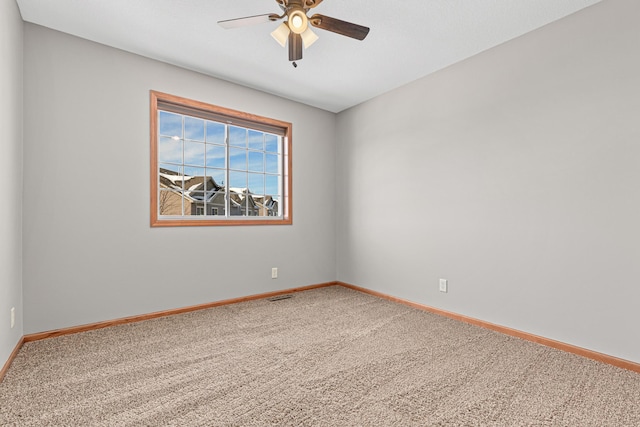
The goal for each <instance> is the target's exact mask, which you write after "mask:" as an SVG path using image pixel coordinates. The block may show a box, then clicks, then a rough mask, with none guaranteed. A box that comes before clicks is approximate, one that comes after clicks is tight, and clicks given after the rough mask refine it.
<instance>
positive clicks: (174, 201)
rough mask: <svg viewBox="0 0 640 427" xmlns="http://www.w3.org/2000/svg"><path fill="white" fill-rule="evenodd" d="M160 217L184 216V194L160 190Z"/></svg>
mask: <svg viewBox="0 0 640 427" xmlns="http://www.w3.org/2000/svg"><path fill="white" fill-rule="evenodd" d="M158 214H159V215H182V192H180V191H177V190H160V193H159V194H158Z"/></svg>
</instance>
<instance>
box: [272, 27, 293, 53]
mask: <svg viewBox="0 0 640 427" xmlns="http://www.w3.org/2000/svg"><path fill="white" fill-rule="evenodd" d="M271 37H273V38H274V39H275V40H276V41H277V42H278V43H280V46H282V47H285V46H286V45H287V39H288V38H289V26H288V25H287V24H286V22H283V23H282V24H280V25H278V28H276V29H275V30H273V32H272V33H271Z"/></svg>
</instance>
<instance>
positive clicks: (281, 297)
mask: <svg viewBox="0 0 640 427" xmlns="http://www.w3.org/2000/svg"><path fill="white" fill-rule="evenodd" d="M291 297H293V295H291V294H287V295H277V296H275V297H271V298H267V300H269V301H271V302H274V301H282V300H283V299H289V298H291Z"/></svg>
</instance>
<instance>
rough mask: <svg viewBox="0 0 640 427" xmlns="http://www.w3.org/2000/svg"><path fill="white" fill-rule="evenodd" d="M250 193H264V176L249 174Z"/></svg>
mask: <svg viewBox="0 0 640 427" xmlns="http://www.w3.org/2000/svg"><path fill="white" fill-rule="evenodd" d="M249 192H250V193H251V194H263V193H264V175H263V174H258V173H250V174H249Z"/></svg>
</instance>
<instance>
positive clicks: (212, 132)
mask: <svg viewBox="0 0 640 427" xmlns="http://www.w3.org/2000/svg"><path fill="white" fill-rule="evenodd" d="M224 127H225V126H224V125H223V124H222V123H216V122H209V121H207V142H208V143H209V144H223V145H224V143H225V140H224V137H225V136H224Z"/></svg>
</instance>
